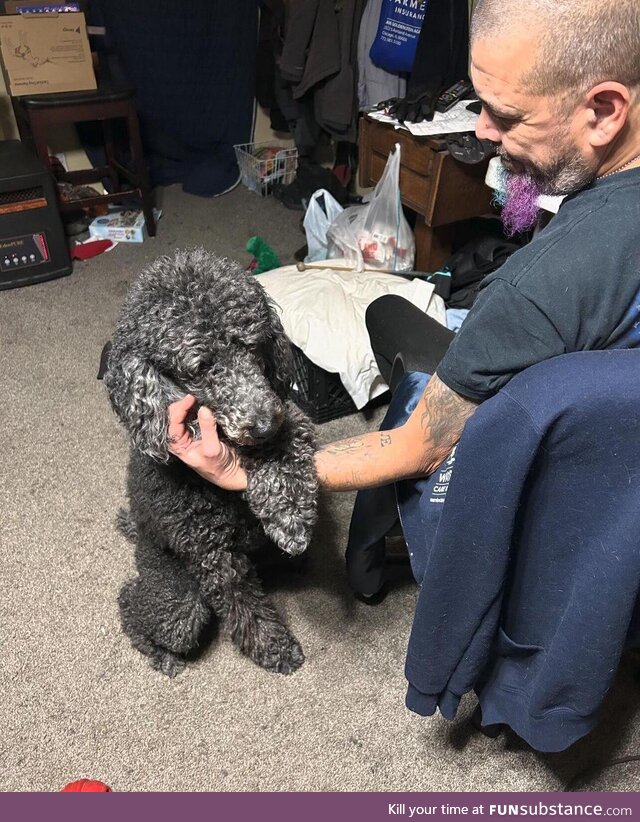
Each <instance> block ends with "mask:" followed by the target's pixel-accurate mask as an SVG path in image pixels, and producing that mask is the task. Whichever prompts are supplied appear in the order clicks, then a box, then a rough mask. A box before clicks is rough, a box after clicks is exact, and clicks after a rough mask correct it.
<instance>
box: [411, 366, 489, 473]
mask: <svg viewBox="0 0 640 822" xmlns="http://www.w3.org/2000/svg"><path fill="white" fill-rule="evenodd" d="M477 407H478V405H477V403H475V402H473V401H472V400H468V399H466V398H465V397H461V396H460V394H457V393H456V392H455V391H452V390H451V389H450V388H449V387H448V386H446V385H445V384H444V383H443V382H441V381H440V380H439V379H438V375H437V374H434V376H433V377H432V378H431V379H430V380H429V384H428V385H427V388H426V390H425V392H424V394H423V396H422V401H421V403H420V405H419V406H418V408H419V409H420V428H421V430H422V439H423V442H424V457H425V462H424V473H430V472H431V471H433V470H435V468H437V467H438V465H440V463H441V462H442V461H443V460H444V459H446V457H447V456H448V455H449V454H450V453H451V450H452V449H453V447H454V445H455V444H456V443H457V442H458V440H459V439H460V437H461V436H462V431H463V429H464V426H465V423H466V421H467V420H468V419H469V417H470V416H471V415H472V414H473V412H474V411H475V410H476V408H477Z"/></svg>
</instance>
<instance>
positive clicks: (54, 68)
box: [0, 12, 96, 97]
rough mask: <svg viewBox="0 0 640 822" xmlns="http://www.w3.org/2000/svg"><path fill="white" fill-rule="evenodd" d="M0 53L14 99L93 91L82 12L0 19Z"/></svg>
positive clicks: (92, 74)
mask: <svg viewBox="0 0 640 822" xmlns="http://www.w3.org/2000/svg"><path fill="white" fill-rule="evenodd" d="M0 52H1V53H2V62H3V67H4V73H5V77H6V79H7V87H8V89H9V93H10V94H11V95H13V96H14V97H19V96H20V95H23V94H50V93H52V92H61V91H87V90H91V89H95V88H96V78H95V75H94V73H93V64H92V60H91V51H90V49H89V38H88V37H87V27H86V24H85V19H84V14H82V13H77V12H65V13H64V14H15V15H6V16H4V17H0Z"/></svg>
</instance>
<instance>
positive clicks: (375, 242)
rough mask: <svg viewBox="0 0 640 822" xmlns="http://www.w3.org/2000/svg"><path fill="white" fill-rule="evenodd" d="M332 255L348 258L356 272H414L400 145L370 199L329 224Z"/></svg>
mask: <svg viewBox="0 0 640 822" xmlns="http://www.w3.org/2000/svg"><path fill="white" fill-rule="evenodd" d="M328 236H329V238H330V240H331V245H330V247H329V257H330V258H335V257H345V258H346V259H348V260H350V261H351V262H353V264H354V267H355V269H356V271H364V269H365V268H374V269H380V270H383V271H411V270H412V269H413V261H414V258H415V250H416V246H415V240H414V239H413V232H412V231H411V228H410V227H409V223H408V222H407V220H406V217H405V216H404V213H403V211H402V203H401V201H400V145H399V143H396V147H395V151H392V152H390V154H389V159H388V160H387V164H386V166H385V168H384V171H383V173H382V177H381V178H380V180H379V181H378V185H377V186H376V187H375V189H374V191H373V194H372V195H371V199H370V200H369V202H367V203H365V204H364V205H360V206H352V207H351V208H347V209H345V210H344V211H343V212H342V213H341V214H339V215H338V216H337V217H336V219H335V220H334V221H333V223H332V224H331V226H330V227H329V231H328Z"/></svg>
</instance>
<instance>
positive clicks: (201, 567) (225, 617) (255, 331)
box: [104, 248, 317, 676]
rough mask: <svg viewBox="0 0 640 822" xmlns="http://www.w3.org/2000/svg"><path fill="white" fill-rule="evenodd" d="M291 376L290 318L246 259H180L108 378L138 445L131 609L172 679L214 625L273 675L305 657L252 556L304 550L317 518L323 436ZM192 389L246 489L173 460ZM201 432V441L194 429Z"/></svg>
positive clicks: (168, 267) (152, 272)
mask: <svg viewBox="0 0 640 822" xmlns="http://www.w3.org/2000/svg"><path fill="white" fill-rule="evenodd" d="M291 380H292V364H291V351H290V345H289V342H288V340H287V338H286V336H285V335H284V332H283V330H282V326H281V324H280V320H279V318H278V316H277V314H276V312H275V310H274V308H273V306H272V305H271V303H270V301H269V299H268V297H267V295H266V294H265V291H264V289H263V288H262V286H261V285H260V284H259V282H258V281H257V279H256V278H255V277H253V276H251V275H248V274H247V273H246V272H245V271H243V270H242V269H241V268H240V267H239V266H238V265H237V264H236V263H233V262H231V261H229V260H227V259H223V258H220V257H216V256H214V255H213V254H210V253H208V252H207V251H205V250H204V249H201V248H198V249H194V250H188V251H178V252H177V253H176V254H175V255H174V256H171V257H170V256H165V257H160V258H159V259H158V260H156V261H155V262H154V263H152V264H151V265H150V266H149V267H148V268H147V269H146V270H144V271H143V272H142V273H141V274H140V275H139V276H138V278H137V279H136V280H135V282H134V283H133V285H132V286H131V288H130V290H129V292H128V294H127V297H126V299H125V302H124V306H123V309H122V313H121V316H120V320H119V322H118V325H117V329H116V332H115V335H114V337H113V341H112V348H111V351H110V353H109V358H108V367H107V371H106V374H105V377H104V381H105V384H106V386H107V389H108V392H109V398H110V400H111V404H112V406H113V408H114V410H115V412H116V414H117V416H118V418H119V419H120V421H121V422H122V423H123V425H124V426H125V428H126V429H127V431H128V434H129V437H130V440H131V445H132V448H131V455H130V461H129V469H128V478H127V490H128V497H129V510H128V511H127V512H121V514H120V515H119V527H120V529H121V530H122V532H123V533H124V534H125V535H126V536H127V537H128V538H129V539H130V540H131V541H133V542H134V543H135V546H136V549H135V556H136V566H137V572H138V574H137V576H136V577H135V578H134V579H131V580H129V581H128V582H126V583H125V585H124V587H123V588H122V591H121V593H120V597H119V604H120V614H121V619H122V626H123V629H124V631H125V633H126V634H127V635H128V636H129V638H130V639H131V642H132V643H133V645H134V647H136V648H137V649H138V650H139V651H141V652H142V653H143V654H146V655H147V656H149V657H150V658H151V664H152V665H153V667H155V668H157V669H159V670H161V671H162V672H164V673H165V674H168V675H169V676H174V675H175V674H177V673H179V672H180V671H181V670H182V669H183V667H184V665H185V661H186V657H187V655H189V654H191V653H192V652H193V651H194V650H195V649H196V648H197V646H198V641H199V639H200V637H201V634H202V632H203V629H204V628H205V626H207V625H208V623H209V622H210V621H211V620H212V619H213V618H215V617H217V618H218V619H219V620H220V622H221V624H222V627H223V630H224V632H225V633H226V634H228V635H229V636H230V637H231V639H232V640H233V642H234V643H235V644H236V645H237V646H238V647H239V648H240V650H241V651H242V652H243V653H245V654H247V655H248V656H249V657H250V658H251V659H253V660H254V661H255V662H257V663H258V665H261V666H263V667H264V668H266V669H268V670H270V671H277V672H279V673H285V674H286V673H291V672H293V671H295V670H296V669H297V668H299V667H300V665H302V663H303V661H304V655H303V653H302V649H301V647H300V645H299V644H298V642H297V641H296V639H295V638H294V637H293V635H292V634H291V633H290V632H289V630H288V629H287V627H286V626H285V625H284V623H283V622H282V619H281V618H280V616H279V615H278V612H277V611H276V609H275V607H274V606H273V604H272V603H271V602H270V601H269V599H268V598H267V596H266V595H265V593H264V592H263V590H262V587H261V583H260V581H259V579H258V576H257V574H256V571H255V568H254V564H253V562H252V561H251V560H250V559H249V556H250V555H251V554H252V553H255V552H256V551H258V549H259V548H261V547H262V546H263V545H264V543H265V542H267V541H271V543H275V545H277V546H278V547H279V548H280V549H282V550H283V551H285V552H287V553H288V554H291V555H295V554H299V553H301V552H302V551H304V550H305V548H306V547H307V545H308V543H309V541H310V538H311V532H312V529H313V525H314V522H315V519H316V499H317V478H316V473H315V469H314V463H313V454H314V450H315V444H314V435H313V426H312V424H311V422H310V421H309V420H308V419H307V418H306V417H305V416H304V415H303V414H302V412H301V411H299V409H298V408H297V407H296V406H295V405H294V404H293V403H292V402H291V400H290V399H289V392H290V388H291ZM187 393H190V394H193V395H194V396H195V397H196V400H197V403H198V405H204V406H206V407H208V408H210V409H211V411H212V412H213V413H214V414H215V417H216V420H217V423H218V429H219V433H220V438H221V439H226V440H227V441H228V442H229V443H232V444H233V445H234V447H235V448H236V449H237V451H238V453H239V455H240V460H241V463H242V465H243V467H244V468H245V469H246V471H247V474H248V487H247V490H246V492H244V493H242V494H239V493H234V492H229V491H224V490H222V489H220V488H217V487H215V486H213V485H211V484H210V483H208V482H206V481H205V480H203V479H202V478H201V477H200V476H199V475H198V474H196V473H195V472H194V471H192V470H191V469H190V468H188V467H187V466H186V465H184V464H183V463H182V462H181V461H180V460H179V459H177V458H176V457H175V456H173V455H172V454H171V453H169V450H168V444H169V443H168V433H167V423H168V420H167V406H168V405H169V403H171V402H173V401H174V400H177V399H180V398H181V397H183V396H184V395H185V394H187ZM190 427H191V429H192V431H193V433H194V435H196V436H197V435H198V433H199V432H198V430H197V421H195V419H194V421H193V422H190ZM267 538H268V540H267Z"/></svg>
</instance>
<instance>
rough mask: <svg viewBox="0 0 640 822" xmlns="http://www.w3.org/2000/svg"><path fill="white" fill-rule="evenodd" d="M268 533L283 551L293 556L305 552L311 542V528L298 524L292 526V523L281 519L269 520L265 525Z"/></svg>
mask: <svg viewBox="0 0 640 822" xmlns="http://www.w3.org/2000/svg"><path fill="white" fill-rule="evenodd" d="M264 530H265V533H266V535H267V536H268V537H269V539H270V540H272V542H274V543H275V544H276V545H277V546H278V548H280V550H281V551H284V552H285V553H286V554H290V555H291V556H292V557H295V556H298V555H299V554H302V553H304V551H306V550H307V548H308V547H309V543H310V542H311V529H310V528H309V529H307V528H304V527H303V526H300V525H298V526H297V527H291V523H290V522H287V523H286V524H285V523H283V522H282V520H281V521H279V522H269V523H266V524H265V526H264Z"/></svg>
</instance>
